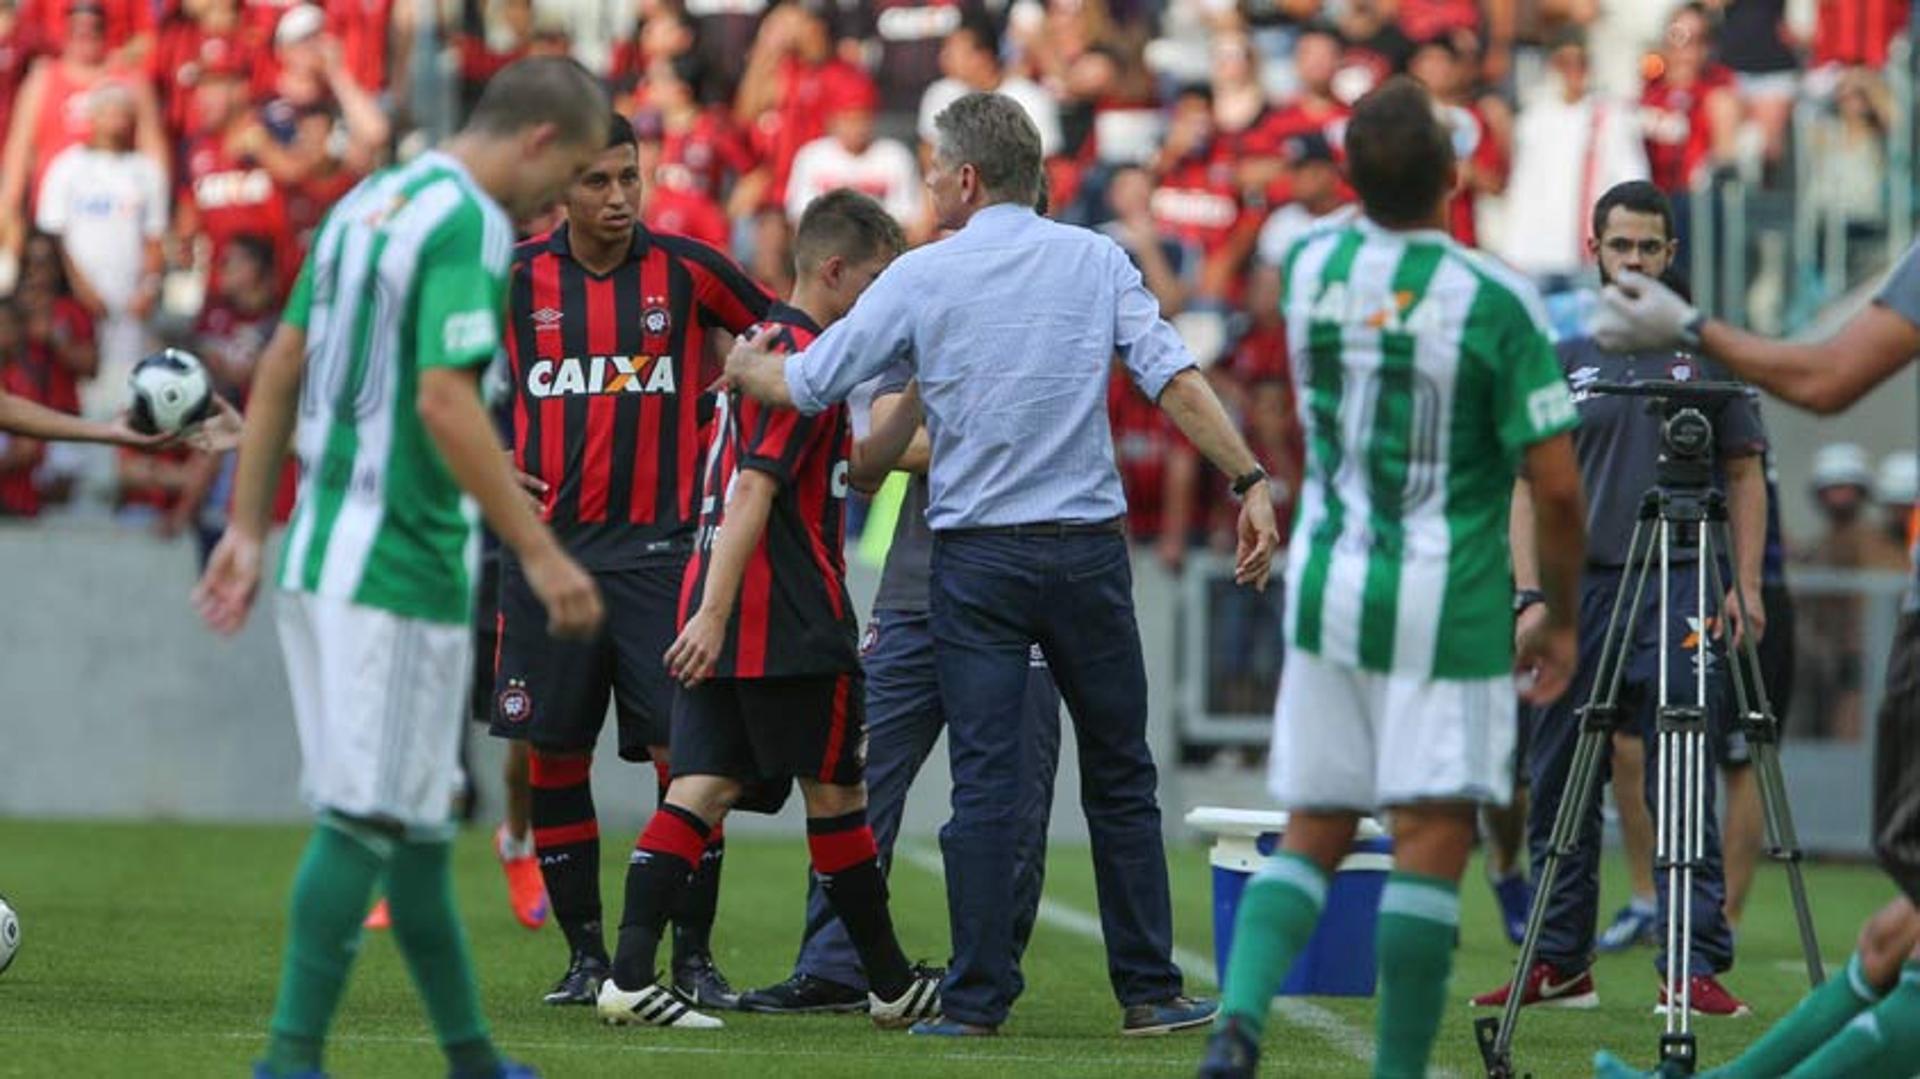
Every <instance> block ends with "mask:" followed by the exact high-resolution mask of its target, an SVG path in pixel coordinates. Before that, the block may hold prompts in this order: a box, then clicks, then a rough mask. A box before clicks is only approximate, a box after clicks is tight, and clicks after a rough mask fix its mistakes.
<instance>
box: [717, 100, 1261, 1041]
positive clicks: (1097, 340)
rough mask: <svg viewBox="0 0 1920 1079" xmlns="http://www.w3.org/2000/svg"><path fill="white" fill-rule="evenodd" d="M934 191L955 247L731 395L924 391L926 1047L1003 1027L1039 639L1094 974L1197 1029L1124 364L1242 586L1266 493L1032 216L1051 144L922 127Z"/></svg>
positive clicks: (1146, 1022) (1238, 446) (755, 365)
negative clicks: (934, 849) (1154, 700)
mask: <svg viewBox="0 0 1920 1079" xmlns="http://www.w3.org/2000/svg"><path fill="white" fill-rule="evenodd" d="M934 126H935V129H936V131H937V132H938V135H939V138H938V140H937V143H936V147H935V152H934V155H933V163H932V167H931V168H930V169H929V170H928V172H927V186H928V188H929V189H930V190H931V192H932V195H933V203H934V210H935V213H936V214H937V215H938V217H939V219H940V224H941V225H942V226H943V227H945V228H951V229H958V230H959V231H958V232H956V233H955V234H954V235H952V236H951V237H949V238H948V239H945V240H942V241H940V242H938V243H935V244H930V245H928V246H926V247H923V248H920V249H919V250H917V251H913V252H911V253H909V254H907V255H904V256H902V257H901V258H899V259H898V260H896V261H895V262H894V263H893V265H892V266H890V267H888V269H887V270H886V271H885V272H884V273H882V274H881V275H880V276H879V278H878V279H877V280H875V281H874V282H873V284H872V286H871V287H869V288H868V289H867V290H866V292H865V294H864V295H862V297H861V299H860V301H859V302H858V303H857V304H856V305H855V306H854V308H853V310H852V312H851V313H849V314H848V315H847V317H846V318H844V319H842V320H840V321H839V322H838V323H836V324H835V325H834V326H833V327H831V328H830V329H828V330H827V332H826V333H824V334H822V335H821V336H820V338H819V339H818V340H816V341H815V342H814V343H813V345H812V346H811V347H809V348H808V349H807V350H806V351H805V352H802V353H800V354H798V355H796V356H793V357H790V358H789V357H780V356H775V355H772V354H770V353H768V352H767V351H766V350H765V349H764V348H763V347H762V344H763V341H762V339H759V338H756V339H754V340H750V341H744V342H742V343H741V344H740V345H739V346H737V347H736V348H735V350H734V352H733V354H732V355H731V356H730V357H729V358H728V361H727V374H728V377H729V378H730V380H731V381H732V382H733V384H734V385H735V386H737V387H738V388H739V389H740V390H742V391H743V392H746V393H749V394H751V395H753V396H755V397H757V398H760V399H761V400H763V401H767V402H769V403H772V404H778V405H790V406H793V407H797V408H799V409H801V410H802V411H805V412H817V411H819V410H821V409H822V408H825V407H827V406H828V405H830V404H833V403H835V402H838V401H841V400H844V399H845V398H846V396H847V395H848V394H849V393H850V392H851V391H852V390H853V387H854V386H856V385H858V384H859V383H861V382H863V381H865V380H866V379H868V378H870V377H872V376H874V375H876V374H878V373H880V372H881V371H883V370H886V369H888V368H889V367H891V366H893V365H896V364H904V365H906V366H908V367H910V368H912V370H913V371H914V372H915V374H916V376H917V378H918V382H919V397H920V401H921V403H922V407H923V408H924V410H925V414H926V423H927V429H928V433H929V435H930V437H931V439H932V447H933V459H932V467H931V469H930V471H929V482H930V488H931V491H930V494H931V500H930V503H929V506H928V510H927V522H928V524H929V525H930V526H932V528H933V530H934V533H935V544H934V554H933V580H932V596H931V600H932V611H931V614H932V630H933V637H934V644H935V655H936V662H937V664H938V668H939V682H940V693H941V698H942V703H943V705H944V706H945V710H946V714H947V716H948V724H949V726H948V748H949V752H950V754H951V757H952V772H953V784H954V790H953V817H952V819H951V820H950V821H949V822H948V823H947V825H946V827H945V828H943V829H942V830H941V834H940V842H941V848H942V850H943V851H944V853H945V856H946V861H947V882H948V889H947V891H948V902H949V904H950V908H951V909H950V914H951V918H952V927H953V965H952V967H951V969H950V970H949V971H948V975H947V981H946V984H945V986H944V987H943V990H942V1010H943V1013H944V1014H943V1016H942V1018H941V1019H938V1020H932V1021H929V1022H926V1023H922V1024H920V1025H919V1026H917V1027H915V1028H914V1029H915V1030H916V1031H917V1032H919V1033H923V1034H942V1035H966V1034H978V1033H991V1032H992V1031H993V1030H994V1029H995V1028H996V1027H998V1025H999V1024H1000V1023H1001V1022H1002V1021H1003V1020H1005V1018H1006V1016H1007V1012H1008V1010H1009V1008H1010V1007H1011V1003H1012V995H1013V984H1012V978H1011V958H1012V956H1013V954H1014V948H1013V936H1012V915H1013V910H1014V902H1013V895H1012V880H1013V866H1012V857H1013V854H1012V852H1013V848H1014V842H1013V839H1014V836H1015V834H1016V831H1017V829H1018V826H1019V823H1020V822H1019V820H1018V819H1017V807H1018V806H1019V804H1020V792H1022V791H1024V790H1026V789H1027V788H1028V786H1029V785H1030V781H1031V776H1032V774H1033V768H1034V762H1033V760H1032V759H1031V756H1032V754H1031V753H1030V752H1028V751H1027V747H1030V746H1031V744H1032V741H1033V740H1032V738H1031V737H1030V734H1031V732H1026V731H1022V730H1019V729H1018V725H1020V724H1022V723H1024V722H1026V720H1025V718H1024V710H1023V709H1022V708H1021V707H1020V702H1021V699H1022V694H1023V692H1024V689H1025V685H1026V674H1027V655H1028V642H1030V641H1038V642H1040V645H1041V647H1042V648H1043V649H1044V650H1045V652H1046V656H1047V662H1048V665H1049V666H1050V667H1051V668H1052V669H1053V672H1054V676H1055V679H1056V680H1057V681H1058V683H1059V686H1060V691H1061V695H1062V696H1063V697H1064V698H1065V699H1066V702H1067V705H1068V710H1069V712H1070V713H1071V714H1072V716H1073V719H1074V724H1075V728H1076V733H1077V736H1078V739H1077V740H1078V744H1079V751H1080V762H1081V773H1082V774H1081V786H1082V791H1083V798H1082V803H1083V806H1084V808H1085V810H1086V814H1087V825H1088V830H1089V833H1090V835H1091V838H1092V841H1093V854H1094V868H1095V876H1096V879H1097V883H1098V890H1099V897H1100V908H1101V924H1102V926H1103V928H1104V930H1105V934H1106V945H1107V955H1108V970H1109V974H1110V976H1111V978H1112V981H1113V988H1114V992H1115V995H1116V996H1117V997H1118V998H1119V1000H1120V1003H1121V1005H1122V1007H1123V1009H1124V1016H1123V1020H1122V1028H1123V1031H1125V1032H1127V1033H1158V1032H1162V1031H1166V1030H1173V1029H1180V1028H1183V1027H1190V1026H1198V1025H1201V1024H1204V1023H1205V1022H1207V1020H1208V1019H1210V1018H1211V1017H1212V1015H1213V1012H1214V1005H1213V1003H1212V1002H1211V1001H1201V1000H1194V999H1191V998H1188V997H1186V996H1184V995H1183V993H1182V987H1181V976H1180V971H1179V968H1177V967H1176V966H1175V965H1174V964H1173V961H1172V959H1171V951H1172V917H1171V912H1170V907H1169V902H1168V896H1167V868H1166V853H1165V850H1164V848H1163V846H1162V842H1161V832H1160V810H1159V804H1158V801H1157V797H1156V787H1157V776H1156V773H1155V770H1154V765H1153V759H1152V756H1151V755H1150V753H1149V752H1148V749H1147V741H1146V719H1147V716H1146V700H1147V687H1146V675H1145V672H1144V668H1143V665H1142V662H1141V654H1140V638H1139V631H1138V628H1137V625H1136V623H1135V620H1134V612H1133V581H1132V571H1131V568H1130V562H1129V559H1128V553H1127V545H1126V538H1125V535H1124V533H1123V530H1122V520H1123V518H1124V515H1125V513H1126V508H1127V504H1126V497H1125V495H1124V494H1123V493H1122V492H1121V489H1120V476H1119V472H1118V470H1117V469H1116V468H1115V466H1114V460H1113V434H1112V431H1111V428H1110V427H1109V425H1108V421H1107V382H1108V372H1109V371H1110V370H1111V366H1112V364H1113V362H1114V359H1115V357H1116V356H1117V357H1118V358H1119V359H1120V360H1121V361H1122V362H1123V363H1125V364H1126V367H1127V369H1128V371H1129V373H1130V374H1131V375H1132V376H1133V379H1134V381H1135V382H1136V383H1137V384H1138V385H1139V387H1140V389H1141V390H1142V391H1143V392H1145V393H1146V394H1147V395H1148V396H1149V397H1151V398H1153V399H1154V400H1156V401H1158V402H1159V404H1160V407H1161V408H1162V409H1164V410H1165V411H1166V412H1167V414H1168V415H1169V416H1170V417H1171V418H1172V419H1173V421H1174V422H1175V423H1176V424H1177V425H1178V426H1179V427H1180V428H1181V430H1183V431H1184V432H1186V434H1187V436H1188V437H1189V438H1190V439H1191V440H1192V441H1193V443H1194V445H1195V446H1196V447H1197V448H1198V449H1199V450H1200V452H1201V453H1203V454H1205V455H1206V457H1207V458H1208V459H1209V460H1211V461H1212V462H1214V464H1215V465H1217V466H1218V467H1220V468H1221V469H1222V470H1223V471H1224V472H1226V473H1227V474H1228V475H1230V476H1232V477H1233V486H1234V489H1235V491H1236V493H1239V494H1241V495H1243V496H1245V497H1244V499H1243V505H1242V509H1241V515H1240V528H1239V532H1240V543H1239V552H1238V559H1237V565H1236V570H1235V576H1236V579H1238V580H1239V581H1241V582H1242V583H1244V584H1249V585H1252V586H1255V587H1264V586H1265V584H1266V579H1267V573H1268V563H1269V560H1270V558H1271V556H1272V553H1273V549H1274V546H1275V545H1276V542H1277V536H1276V533H1275V529H1274V516H1273V504H1272V500H1271V496H1270V495H1269V493H1268V491H1267V489H1266V477H1265V474H1264V473H1262V472H1261V471H1260V468H1259V465H1258V463H1257V461H1256V459H1255V458H1254V456H1253V453H1252V451H1251V450H1249V449H1248V448H1247V445H1246V443H1245V442H1244V441H1243V440H1242V439H1241V438H1240V436H1239V433H1238V432H1237V431H1236V430H1235V429H1234V427H1233V424H1232V423H1231V421H1229V420H1228V418H1227V415H1226V412H1225V410H1224V409H1223V408H1221V406H1220V402H1219V401H1218V399H1216V398H1215V397H1214V395H1213V392H1212V390H1211V389H1210V388H1208V386H1207V383H1206V380H1205V379H1204V378H1203V377H1202V376H1201V375H1200V374H1199V372H1198V371H1197V370H1196V369H1195V368H1194V361H1193V357H1192V356H1191V355H1189V354H1188V352H1187V350H1186V348H1185V346H1183V345H1182V344H1181V342H1180V338H1179V336H1178V335H1177V334H1176V333H1175V332H1174V330H1173V328H1172V327H1171V326H1169V325H1168V324H1167V323H1166V322H1165V321H1164V320H1162V319H1161V318H1160V314H1159V305H1158V303H1157V302H1156V301H1155V300H1154V298H1153V296H1152V294H1151V293H1149V292H1148V291H1147V290H1146V287H1145V286H1144V284H1143V283H1142V282H1141V279H1140V274H1139V272H1138V271H1137V270H1136V269H1135V268H1134V267H1133V265H1132V264H1131V263H1130V262H1129V261H1128V259H1127V256H1126V254H1125V252H1123V251H1122V250H1121V249H1120V248H1119V246H1118V245H1116V244H1114V243H1113V241H1111V240H1109V239H1107V238H1106V237H1105V236H1102V235H1100V234H1098V233H1095V232H1091V231H1088V230H1085V229H1078V228H1072V227H1068V226H1065V225H1059V224H1056V223H1054V222H1051V221H1048V220H1046V219H1045V218H1043V217H1041V216H1040V215H1038V214H1036V213H1035V212H1034V211H1033V210H1032V209H1030V207H1031V206H1032V205H1033V204H1034V201H1035V198H1036V196H1037V194H1038V191H1039V184H1040V176H1041V173H1040V169H1041V159H1040V136H1039V134H1038V132H1037V131H1035V130H1034V127H1033V124H1032V122H1031V121H1029V120H1028V119H1027V117H1026V114H1025V113H1024V112H1023V111H1022V110H1021V109H1020V107H1019V106H1018V105H1017V104H1015V103H1014V102H1013V101H1012V100H1011V99H1009V98H1006V97H1003V96H1001V95H999V94H991V93H979V94H969V95H967V96H966V97H963V98H961V99H960V100H958V101H956V102H954V103H953V104H952V105H951V106H949V107H948V108H947V109H946V110H944V111H943V112H941V114H940V115H939V117H938V118H936V119H935V121H934Z"/></svg>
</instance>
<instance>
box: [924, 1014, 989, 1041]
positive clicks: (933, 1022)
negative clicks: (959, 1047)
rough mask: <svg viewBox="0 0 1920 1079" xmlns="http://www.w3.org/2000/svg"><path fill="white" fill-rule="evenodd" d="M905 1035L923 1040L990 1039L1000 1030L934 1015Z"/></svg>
mask: <svg viewBox="0 0 1920 1079" xmlns="http://www.w3.org/2000/svg"><path fill="white" fill-rule="evenodd" d="M907 1033H908V1034H914V1035H918V1036H920V1037H923V1038H991V1037H993V1036H994V1035H995V1034H998V1033H1000V1028H999V1027H989V1026H982V1025H980V1024H978V1023H962V1022H961V1021H959V1020H958V1019H948V1018H947V1017H946V1016H944V1015H936V1016H934V1017H933V1018H932V1019H922V1020H920V1021H919V1022H918V1023H915V1024H913V1025H912V1026H910V1027H908V1028H907Z"/></svg>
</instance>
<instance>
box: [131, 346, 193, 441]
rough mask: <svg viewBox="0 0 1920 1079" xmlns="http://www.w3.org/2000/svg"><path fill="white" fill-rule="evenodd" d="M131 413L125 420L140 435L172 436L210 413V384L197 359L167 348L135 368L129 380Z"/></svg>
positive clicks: (180, 350)
mask: <svg viewBox="0 0 1920 1079" xmlns="http://www.w3.org/2000/svg"><path fill="white" fill-rule="evenodd" d="M128 383H129V386H130V387H131V388H132V390H133V409H132V411H131V413H130V414H129V415H128V417H127V420H128V422H129V423H130V424H132V425H133V429H134V430H136V431H138V432H140V433H141V434H143V435H155V434H165V435H174V434H179V433H180V432H181V431H183V430H185V429H186V428H188V427H191V426H193V425H194V424H196V423H199V422H200V421H201V420H204V419H206V418H207V415H208V414H209V413H210V412H212V411H213V382H212V380H211V379H209V378H208V377H207V369H206V367H205V365H203V364H202V363H201V362H200V357H198V356H195V355H194V354H193V353H191V352H187V351H185V350H182V349H177V348H168V349H162V350H160V351H159V352H156V353H154V354H153V355H151V356H148V357H147V358H146V359H144V360H141V361H140V362H139V363H137V364H135V365H134V368H133V376H132V377H131V378H130V379H129V380H128Z"/></svg>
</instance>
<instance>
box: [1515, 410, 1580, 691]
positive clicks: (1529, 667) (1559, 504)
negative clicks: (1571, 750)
mask: <svg viewBox="0 0 1920 1079" xmlns="http://www.w3.org/2000/svg"><path fill="white" fill-rule="evenodd" d="M1523 469H1524V471H1523V472H1522V475H1521V478H1520V479H1519V481H1518V482H1516V483H1515V484H1514V489H1513V507H1512V516H1511V518H1510V521H1509V526H1508V527H1509V529H1510V532H1509V539H1510V541H1511V543H1512V548H1513V578H1514V584H1515V586H1516V587H1517V588H1520V589H1535V588H1537V589H1539V590H1540V591H1541V592H1542V593H1544V594H1545V596H1546V600H1545V602H1543V603H1540V604H1537V605H1535V606H1533V607H1530V608H1528V609H1527V610H1524V611H1522V612H1521V613H1520V617H1519V619H1518V620H1517V622H1516V624H1515V626H1514V661H1513V662H1514V671H1515V672H1516V673H1517V674H1520V675H1522V676H1530V677H1531V679H1532V681H1531V684H1523V685H1522V686H1521V690H1520V696H1521V698H1522V699H1523V700H1525V701H1527V703H1529V704H1549V703H1551V702H1553V701H1555V700H1558V699H1559V697H1560V695H1561V694H1562V693H1565V692H1566V691H1567V685H1568V683H1570V682H1571V681H1572V680H1573V672H1574V667H1575V666H1576V664H1578V662H1579V658H1580V647H1579V639H1578V628H1577V627H1578V626H1579V620H1580V573H1581V570H1582V569H1583V568H1584V567H1585V565H1586V561H1587V500H1586V495H1585V494H1584V493H1583V492H1582V491H1581V488H1580V465H1579V461H1578V459H1577V458H1575V456H1574V453H1573V436H1572V435H1569V434H1559V435H1555V436H1553V437H1552V438H1549V439H1547V440H1545V441H1543V442H1536V443H1534V444H1533V445H1531V446H1529V447H1527V455H1526V461H1525V464H1524V466H1523Z"/></svg>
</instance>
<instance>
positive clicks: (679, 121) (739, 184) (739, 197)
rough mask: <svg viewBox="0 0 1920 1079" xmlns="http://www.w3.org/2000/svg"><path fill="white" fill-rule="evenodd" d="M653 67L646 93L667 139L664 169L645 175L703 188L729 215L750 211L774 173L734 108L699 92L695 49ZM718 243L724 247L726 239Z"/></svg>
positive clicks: (745, 214) (744, 214) (687, 187)
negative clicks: (757, 153) (736, 119)
mask: <svg viewBox="0 0 1920 1079" xmlns="http://www.w3.org/2000/svg"><path fill="white" fill-rule="evenodd" d="M651 72H652V74H651V75H650V77H649V78H648V80H647V82H648V91H649V94H648V96H649V98H650V99H651V101H652V108H653V110H654V111H655V112H656V113H657V115H658V117H659V123H660V125H661V136H662V138H663V139H664V145H663V146H662V147H661V158H660V168H661V171H660V175H659V176H658V177H657V178H656V177H654V176H652V175H647V176H646V179H647V181H648V182H649V183H652V182H654V181H655V180H656V179H657V180H658V182H660V183H663V184H668V185H671V186H673V187H676V188H682V189H685V190H689V191H697V192H700V193H701V194H702V195H704V196H705V197H706V199H707V200H708V201H709V202H711V203H713V205H714V206H715V207H719V206H722V205H724V206H725V207H726V216H728V217H733V218H742V219H744V218H746V217H748V216H750V215H751V214H752V213H753V211H754V208H755V207H757V206H759V205H760V204H761V202H762V201H763V199H764V198H765V194H766V190H767V184H768V183H769V182H770V179H771V178H770V176H769V174H768V171H767V169H766V167H765V166H764V165H762V164H761V163H760V161H759V159H757V158H756V157H755V156H754V153H753V148H752V147H751V146H749V145H748V144H747V137H746V135H744V134H743V133H742V132H741V131H740V129H739V128H738V127H736V126H735V125H734V122H733V114H732V113H731V112H730V111H728V110H727V108H726V107H724V106H721V105H708V104H706V103H705V102H704V100H703V99H702V98H701V97H700V86H701V85H702V78H701V74H700V72H701V66H700V61H699V60H698V59H696V58H695V57H694V56H693V55H692V54H691V53H689V54H684V55H680V56H675V57H671V58H663V59H659V60H655V61H654V62H653V67H652V68H651ZM643 175H645V174H644V173H643ZM669 231H673V230H669ZM719 246H720V247H721V248H722V249H723V250H724V249H725V248H726V247H727V243H726V242H724V241H723V242H722V243H721V244H720V245H719Z"/></svg>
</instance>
